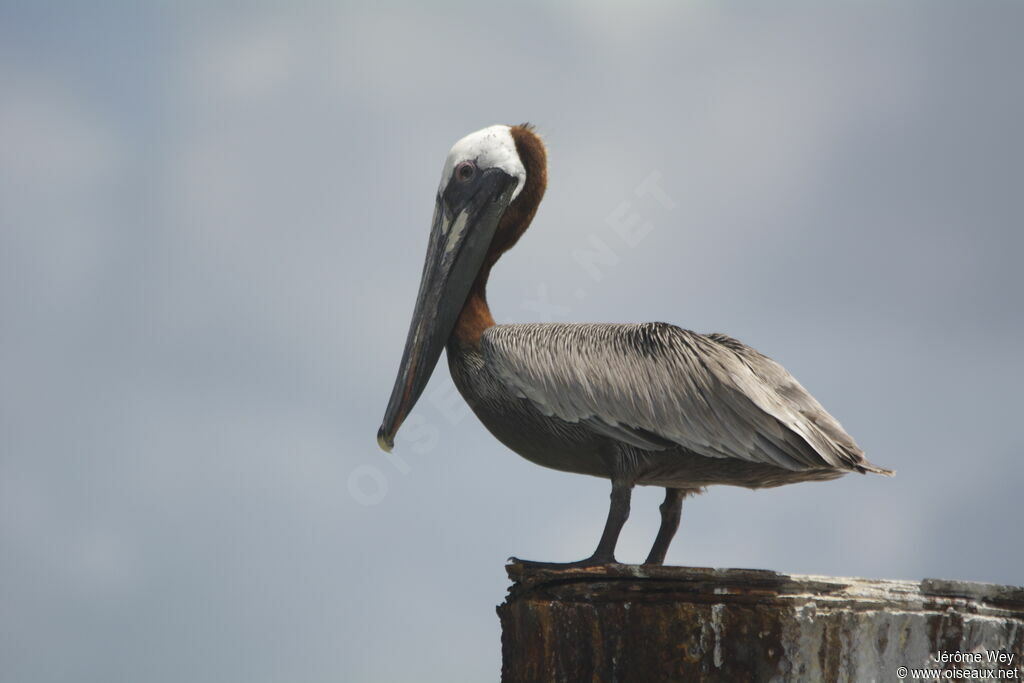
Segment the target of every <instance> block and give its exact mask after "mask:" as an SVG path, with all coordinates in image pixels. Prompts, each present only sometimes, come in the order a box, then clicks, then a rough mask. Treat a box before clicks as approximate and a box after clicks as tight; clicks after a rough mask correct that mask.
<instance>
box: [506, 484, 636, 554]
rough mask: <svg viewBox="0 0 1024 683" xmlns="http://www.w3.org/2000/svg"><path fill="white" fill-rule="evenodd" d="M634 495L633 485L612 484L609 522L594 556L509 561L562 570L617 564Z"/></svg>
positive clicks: (605, 524) (605, 525) (606, 523)
mask: <svg viewBox="0 0 1024 683" xmlns="http://www.w3.org/2000/svg"><path fill="white" fill-rule="evenodd" d="M632 495H633V485H632V484H626V483H623V482H615V481H613V482H612V495H611V504H610V505H609V506H608V520H607V521H606V522H605V523H604V533H602V534H601V540H600V541H599V542H598V544H597V550H595V551H594V554H593V555H591V556H590V557H588V558H587V559H585V560H579V561H577V562H530V561H528V560H520V559H517V558H514V557H510V558H509V560H511V561H513V562H519V563H520V564H526V565H530V566H531V567H541V568H544V567H550V568H551V569H562V568H567V567H595V566H597V565H602V564H614V563H615V545H616V544H617V543H618V542H619V533H620V532H621V531H622V526H623V525H624V524H625V523H626V520H627V519H628V518H629V499H630V498H631V497H632Z"/></svg>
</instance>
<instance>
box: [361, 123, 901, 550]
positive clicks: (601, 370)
mask: <svg viewBox="0 0 1024 683" xmlns="http://www.w3.org/2000/svg"><path fill="white" fill-rule="evenodd" d="M546 187H547V152H546V150H545V147H544V143H543V142H542V141H541V139H540V138H539V137H538V136H537V134H536V133H535V132H534V129H533V127H532V126H530V125H529V124H523V125H518V126H505V125H497V126H490V127H488V128H484V129H483V130H479V131H477V132H475V133H471V134H470V135H467V136H466V137H464V138H462V139H461V140H459V141H458V142H456V143H455V145H454V146H453V147H452V148H451V151H450V152H449V153H448V157H447V159H446V160H445V163H444V168H443V170H442V172H441V183H440V186H439V187H438V189H437V197H436V204H435V208H434V218H433V225H432V227H431V232H430V238H429V242H428V246H427V255H426V262H425V264H424V267H423V275H422V280H421V282H420V288H419V294H418V295H417V298H416V305H415V309H414V311H413V317H412V323H411V325H410V326H409V334H408V337H407V339H406V343H405V351H404V353H403V354H402V361H401V365H400V367H399V370H398V377H397V378H396V380H395V385H394V389H393V390H392V393H391V399H390V401H389V402H388V406H387V410H386V412H385V415H384V421H383V423H382V425H381V427H380V430H379V431H378V433H377V442H378V444H379V445H380V447H381V448H383V449H384V450H386V451H390V450H391V449H392V448H393V446H394V439H395V434H396V433H397V432H398V429H399V427H401V425H402V422H403V420H404V419H405V418H406V416H407V415H408V414H409V411H410V410H412V408H413V406H414V405H415V404H416V401H417V399H418V398H419V397H420V394H421V393H422V392H423V389H424V387H425V386H426V384H427V380H428V379H429V378H430V375H431V373H432V372H433V370H434V366H435V365H436V364H437V361H438V358H439V357H440V356H441V351H442V350H445V349H446V350H447V352H448V369H449V371H450V372H451V376H452V379H453V380H454V382H455V386H456V387H457V388H458V390H459V393H461V394H462V396H463V398H464V399H465V400H466V402H467V403H468V404H469V406H470V407H471V408H472V410H473V412H474V413H475V414H476V416H477V417H478V418H479V419H480V421H481V422H482V423H483V424H484V426H485V427H486V428H487V429H488V430H489V431H490V432H491V434H493V435H494V436H495V437H496V438H497V439H498V440H499V441H501V442H502V443H503V444H505V445H506V446H507V447H508V448H510V449H512V450H513V451H515V452H516V453H518V454H519V455H521V456H522V457H524V458H526V459H527V460H529V461H531V462H534V463H536V464H538V465H543V466H544V467H550V468H552V469H556V470H562V471H565V472H575V473H578V474H589V475H592V476H596V477H603V478H605V479H609V480H611V487H612V489H611V504H610V506H609V510H608V518H607V521H606V523H605V527H604V532H603V533H602V534H601V539H600V541H599V542H598V544H597V548H596V550H595V551H594V553H593V554H592V555H591V556H590V557H588V558H587V559H584V560H580V561H578V562H571V563H535V564H543V565H554V566H577V567H586V566H593V565H601V564H611V563H615V561H616V560H615V545H616V543H617V541H618V538H619V532H620V531H621V530H622V526H623V524H625V522H626V519H627V517H628V516H629V505H630V497H631V494H632V490H633V487H634V486H638V485H640V486H659V487H664V488H665V500H664V502H663V503H662V504H661V507H660V510H661V526H660V528H659V530H658V534H657V536H656V538H655V541H654V544H653V546H652V547H651V551H650V554H649V555H648V556H647V560H646V563H647V564H662V563H663V562H664V560H665V554H666V552H667V551H668V547H669V544H670V543H671V542H672V538H673V537H674V536H675V533H676V530H677V529H678V527H679V519H680V514H681V510H682V503H683V499H684V498H686V497H687V496H689V495H691V494H695V493H700V492H702V491H703V490H704V487H706V486H710V485H713V484H731V485H734V486H744V487H747V488H765V487H773V486H781V485H783V484H792V483H796V482H802V481H822V480H828V479H835V478H836V477H839V476H841V475H843V474H846V473H847V472H860V473H866V472H875V473H878V474H884V475H892V474H893V472H892V471H891V470H887V469H883V468H881V467H878V466H876V465H873V464H871V463H870V462H868V461H867V460H866V459H865V457H864V453H863V451H861V449H860V448H859V447H858V446H857V444H856V443H855V442H854V440H853V438H852V437H850V435H848V434H847V433H846V432H845V431H844V430H843V428H842V426H841V425H840V424H839V422H838V421H836V419H835V418H833V417H832V416H831V415H829V414H828V413H827V412H826V411H825V409H824V408H823V407H822V406H821V404H820V403H818V401H816V400H815V399H814V397H812V396H811V395H810V394H809V393H808V392H807V390H806V389H804V388H803V387H802V386H801V385H800V384H799V383H798V382H797V381H796V379H794V378H793V376H792V375H790V374H789V372H787V371H786V370H785V369H784V368H783V367H782V366H781V365H779V364H778V363H776V362H775V361H773V360H772V359H770V358H768V357H767V356H765V355H763V354H761V353H759V352H757V351H755V350H754V349H752V348H750V347H749V346H746V345H744V344H742V343H740V342H739V341H737V340H735V339H733V338H731V337H728V336H726V335H724V334H717V333H716V334H698V333H696V332H691V331H689V330H685V329H682V328H679V327H676V326H674V325H669V324H666V323H644V324H566V323H545V324H520V325H498V324H495V322H494V318H492V317H491V312H490V309H489V308H488V306H487V291H486V290H487V279H488V276H489V275H490V273H491V268H493V267H494V264H495V263H496V262H497V261H498V259H499V258H500V257H501V255H502V254H503V253H505V252H506V251H508V250H509V249H510V248H511V247H512V246H513V245H515V243H516V242H517V241H518V240H519V238H520V237H521V236H522V235H523V233H524V232H525V231H526V229H527V227H529V225H530V222H531V221H532V220H533V217H534V214H535V213H536V212H537V207H538V206H539V205H540V202H541V199H542V198H543V196H544V191H545V189H546Z"/></svg>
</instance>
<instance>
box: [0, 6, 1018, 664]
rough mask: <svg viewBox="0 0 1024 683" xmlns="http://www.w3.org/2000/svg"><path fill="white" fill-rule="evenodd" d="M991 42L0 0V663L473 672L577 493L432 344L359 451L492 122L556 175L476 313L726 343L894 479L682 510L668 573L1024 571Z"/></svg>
mask: <svg viewBox="0 0 1024 683" xmlns="http://www.w3.org/2000/svg"><path fill="white" fill-rule="evenodd" d="M1022 19H1024V9H1022V7H1021V6H1020V5H1019V4H1017V3H1010V2H998V1H997V2H989V3H983V4H977V3H966V2H961V3H946V2H924V1H917V2H905V3H898V4H895V5H894V4H892V3H875V2H865V3H844V4H838V3H836V4H817V3H815V4H812V3H802V2H784V3H773V4H772V5H771V6H770V7H768V6H765V5H763V4H754V3H672V2H648V3H640V4H635V3H633V4H630V6H629V8H627V7H626V6H625V5H624V4H623V5H617V4H613V3H600V2H599V3H591V2H582V0H581V1H579V2H568V3H559V4H557V5H555V4H550V5H548V4H532V3H524V4H519V5H508V4H507V3H503V4H500V5H498V4H495V5H493V6H490V5H488V6H483V5H481V4H480V3H447V4H445V3H438V4H435V5H432V6H430V7H424V6H420V5H418V4H413V3H405V2H395V3H381V4H378V5H377V6H374V7H370V6H369V4H366V5H365V6H360V5H354V4H349V3H344V2H341V3H312V2H307V3H295V4H290V5H286V4H285V3H269V2H268V3H253V4H248V5H243V6H239V5H238V4H234V3H232V4H229V3H180V4H172V3H156V2H154V3H149V4H146V3H141V4H129V3H115V2H110V3H105V4H104V3H91V4H90V6H88V7H86V6H85V5H84V4H80V3H70V2H68V3H60V2H49V3H24V2H13V1H5V2H0V90H2V92H3V97H2V98H0V150H2V152H0V376H2V377H3V381H2V382H0V680H2V681H3V683H7V682H8V681H9V682H11V683H15V682H19V683H21V682H27V681H31V682H33V683H50V682H57V681H68V680H74V681H78V682H91V681H96V682H101V681H102V682H104V683H110V682H114V681H147V682H151V683H161V682H164V681H166V682H168V683H170V682H178V681H182V680H187V681H190V682H192V683H204V682H211V683H212V682H218V683H220V682H224V681H246V682H252V683H258V682H262V681H267V682H270V681H282V680H294V681H309V682H316V681H338V680H344V681H399V680H417V681H454V680H466V681H470V680H473V681H479V680H496V679H497V678H498V672H499V667H500V629H499V626H498V621H497V617H496V615H495V613H494V607H495V606H496V605H497V604H498V603H500V602H501V601H502V600H503V599H504V595H505V591H506V589H507V587H508V580H507V578H506V576H505V572H504V562H505V559H506V558H507V557H509V556H512V555H515V556H519V557H526V558H531V559H541V560H565V561H568V560H575V559H579V558H582V557H585V556H587V555H589V554H590V552H591V551H592V550H593V548H594V546H595V545H596V542H597V539H598V536H599V535H600V531H601V528H602V527H603V524H604V518H605V514H606V510H607V504H608V490H609V487H608V483H607V482H606V481H602V480H599V479H594V478H588V477H583V476H578V475H571V474H565V473H560V472H555V471H550V470H545V469H543V468H539V467H537V466H535V465H532V464H530V463H528V462H526V461H525V460H523V459H521V458H519V457H518V456H517V455H515V454H514V453H512V452H511V451H509V450H507V449H506V448H505V447H504V446H502V445H501V444H499V443H498V442H497V441H495V440H494V439H493V438H492V437H491V436H490V435H489V434H488V433H487V432H486V430H485V429H484V428H483V427H482V426H481V425H480V424H479V423H478V422H477V421H476V419H475V417H473V416H472V415H471V414H470V413H469V411H468V409H467V408H466V407H465V405H464V404H463V403H462V402H461V398H459V396H458V395H457V392H455V390H454V388H453V386H452V383H451V380H450V378H449V377H448V374H447V370H446V367H445V362H444V360H442V361H441V363H440V364H439V366H438V369H437V371H436V372H435V375H434V377H433V379H432V380H431V383H430V385H429V386H428V388H427V391H426V393H425V394H424V397H423V398H422V399H421V401H420V403H419V405H418V406H417V408H416V410H415V411H414V413H413V415H412V417H410V419H409V421H407V423H406V425H405V427H404V428H403V430H402V431H401V432H400V433H399V435H398V438H397V441H396V448H395V451H394V453H393V454H391V455H390V456H389V455H385V454H383V453H382V452H381V451H379V450H378V449H377V446H376V443H375V434H376V430H377V427H378V425H379V424H380V420H381V418H382V416H383V413H384V408H385V405H386V403H387V399H388V395H389V393H390V390H391V387H392V383H393V381H394V374H395V372H396V370H397V367H398V362H399V359H400V355H401V351H402V346H403V343H404V338H405V333H406V330H407V327H408V323H409V316H410V314H411V311H412V306H413V301H414V298H415V293H416V289H417V286H418V281H419V277H420V273H421V268H422V258H423V254H424V250H425V247H426V240H427V235H428V231H429V227H430V218H431V213H432V210H433V199H434V193H435V191H436V187H437V183H438V181H439V180H440V178H439V173H440V170H441V166H442V164H443V162H444V158H445V155H446V153H447V150H448V148H449V147H450V146H451V144H452V143H454V142H455V141H456V140H457V139H458V138H460V137H462V136H463V135H465V134H466V133H469V132H471V131H474V130H476V129H479V128H482V127H484V126H487V125H491V124H494V123H519V122H522V121H531V122H533V123H534V124H536V126H537V130H538V132H539V133H540V134H541V135H543V136H544V139H545V140H546V143H547V145H548V149H549V160H550V164H549V167H550V179H549V188H548V193H547V196H546V198H545V200H544V203H543V204H542V206H541V209H540V211H539V213H538V215H537V218H536V220H535V221H534V225H533V227H532V229H531V230H530V231H529V233H528V234H527V235H526V236H525V237H524V238H523V240H522V241H521V242H520V243H519V245H517V246H516V248H515V249H514V250H513V251H512V252H510V253H509V254H507V255H506V256H505V257H504V258H503V259H502V261H501V262H500V263H499V265H498V266H497V267H496V268H495V271H494V272H493V274H492V276H491V284H490V287H489V297H488V298H489V301H490V304H491V309H492V312H493V313H494V316H495V318H497V319H498V320H499V321H500V322H543V321H595V322H630V321H652V320H656V321H666V322H671V323H675V324H677V325H680V326H682V327H686V328H689V329H693V330H697V331H703V332H712V331H720V332H725V333H728V334H730V335H732V336H734V337H737V338H739V339H741V340H742V341H744V342H746V343H747V344H750V345H752V346H754V347H755V348H757V349H759V350H760V351H762V352H764V353H766V354H768V355H770V356H772V357H773V358H775V359H777V360H778V361H780V362H781V363H783V364H784V365H785V366H786V367H787V368H788V369H789V370H790V371H791V372H792V373H793V374H794V375H795V376H796V377H797V378H798V379H799V380H800V381H801V383H803V384H804V386H806V387H807V388H808V389H809V390H810V391H811V392H812V393H813V394H814V395H815V396H816V397H817V398H818V399H819V400H820V401H821V402H822V403H823V404H824V405H825V407H826V408H828V409H829V411H830V412H831V413H833V414H834V415H835V416H836V417H837V418H838V419H839V420H840V421H841V422H842V423H843V425H844V426H845V427H846V428H847V430H848V431H849V432H850V433H851V434H853V436H854V437H855V438H856V439H857V441H858V443H859V444H860V445H861V446H862V447H863V448H864V450H865V451H866V453H867V455H868V457H869V459H870V460H872V461H873V462H875V463H877V464H879V465H882V466H885V467H890V468H893V469H895V470H897V476H896V477H895V478H892V479H888V478H884V477H878V476H858V475H850V476H847V477H845V478H843V479H841V480H839V481H834V482H828V483H807V484H800V485H794V486H788V487H783V488H779V489H771V490H765V491H747V490H742V489H733V488H729V487H719V488H715V489H712V490H710V491H709V492H708V493H707V494H706V495H703V496H700V497H697V498H694V499H690V500H688V501H687V502H686V505H685V507H684V510H683V521H682V526H681V529H680V532H679V534H678V536H677V538H676V541H675V543H674V545H673V547H672V549H671V550H670V552H669V555H668V562H669V563H671V564H683V565H693V566H710V567H752V568H764V569H774V570H778V571H783V572H792V573H811V574H830V575H838V576H863V577H876V578H893V579H921V578H925V577H935V578H952V579H963V580H972V581H985V582H996V583H1004V584H1015V585H1022V584H1024V573H1022V570H1021V567H1024V544H1022V543H1021V541H1020V529H1019V526H1020V522H1021V504H1020V496H1021V493H1020V491H1021V481H1022V480H1024V457H1022V451H1024V437H1022V436H1021V432H1020V430H1019V421H1020V414H1021V409H1022V407H1024V401H1022V399H1021V395H1020V391H1019V387H1020V386H1021V383H1022V381H1024V361H1022V355H1021V349H1022V348H1024V315H1022V313H1024V311H1022V308H1024V304H1022V297H1021V293H1022V292H1024V276H1022V274H1021V257H1022V254H1024V237H1022V227H1024V204H1022V200H1021V196H1022V189H1024V182H1022V181H1024V171H1022V167H1021V159H1022V158H1024V135H1022V131H1021V124H1020V122H1021V121H1024V82H1022V81H1021V79H1020V77H1019V76H1020V74H1019V70H1020V64H1021V63H1024V43H1022V42H1021V41H1020V39H1019V27H1020V25H1021V20H1022ZM652 184H655V185H656V186H657V187H658V188H660V189H661V190H662V191H663V193H664V194H663V195H662V194H652V193H650V192H645V191H644V188H648V187H651V186H652ZM624 222H626V223H628V224H629V225H632V226H635V227H636V228H637V229H636V230H632V231H628V232H625V233H624V232H623V230H622V229H621V228H618V227H617V226H621V225H622V224H623V223H624ZM624 235H625V238H624ZM595 253H599V254H601V255H602V256H601V258H600V259H598V260H596V261H595V260H594V259H593V258H592V256H593V254H595ZM588 254H589V255H590V256H591V258H588ZM661 495H662V493H661V491H660V490H657V489H638V490H637V491H636V492H635V494H634V498H633V512H632V516H631V518H630V521H629V523H628V524H627V526H626V529H625V531H624V533H623V537H622V539H621V541H620V544H619V552H618V557H619V559H620V560H622V561H631V562H638V561H641V560H642V559H643V558H644V557H645V555H646V552H647V550H648V548H649V546H650V543H651V542H652V540H653V538H654V535H655V533H656V531H657V525H658V511H657V505H658V503H659V502H660V500H661Z"/></svg>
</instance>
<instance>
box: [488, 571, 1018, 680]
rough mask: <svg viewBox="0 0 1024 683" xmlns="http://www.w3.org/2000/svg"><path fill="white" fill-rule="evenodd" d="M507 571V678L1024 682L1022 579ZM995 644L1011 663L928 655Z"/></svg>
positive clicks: (504, 641) (503, 616) (981, 649)
mask: <svg viewBox="0 0 1024 683" xmlns="http://www.w3.org/2000/svg"><path fill="white" fill-rule="evenodd" d="M507 570H508V574H509V577H510V578H511V579H512V580H513V585H512V587H511V588H510V590H509V595H508V598H507V599H506V601H505V603H504V604H502V605H501V606H499V607H498V615H499V616H500V618H501V624H502V655H503V665H502V680H503V681H506V682H508V683H513V682H518V681H531V682H533V681H607V682H609V683H610V682H612V681H624V682H630V681H752V680H753V681H871V680H876V681H897V680H900V679H899V677H898V668H899V667H901V666H906V667H911V668H915V667H931V668H943V667H945V668H954V669H963V670H966V669H990V670H992V669H1007V670H1009V674H1004V677H1005V676H1006V675H1010V676H1011V677H1010V678H1009V680H1024V666H1022V662H1021V660H1022V658H1024V589H1021V588H1017V587H1011V586H995V585H991V584H978V583H967V582H961V581H943V580H937V579H925V580H924V581H921V582H914V581H876V580H867V579H847V578H835V577H824V576H794V575H787V574H780V573H777V572H771V571H763V570H749V569H706V568H690V567H643V566H636V565H609V566H604V567H592V568H588V569H557V570H555V569H536V568H531V567H528V566H525V565H522V564H519V563H512V564H510V565H508V566H507ZM988 651H993V652H1002V653H1006V654H1008V655H1012V660H1011V662H1010V663H1009V664H1005V663H1004V664H1000V663H998V662H988V661H986V662H983V663H971V662H955V661H954V662H946V663H936V662H934V661H931V660H930V658H931V657H933V656H935V655H936V653H958V652H960V653H974V652H978V653H981V654H982V655H984V656H986V657H987V652H988ZM968 673H969V672H968ZM968 678H969V677H968ZM958 680H960V679H958ZM1004 680H1005V678H1004Z"/></svg>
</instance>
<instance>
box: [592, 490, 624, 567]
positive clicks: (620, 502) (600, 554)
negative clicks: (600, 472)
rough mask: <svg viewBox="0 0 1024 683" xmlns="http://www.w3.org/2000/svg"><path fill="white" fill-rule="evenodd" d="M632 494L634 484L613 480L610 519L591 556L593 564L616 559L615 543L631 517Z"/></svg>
mask: <svg viewBox="0 0 1024 683" xmlns="http://www.w3.org/2000/svg"><path fill="white" fill-rule="evenodd" d="M632 495H633V487H632V486H630V485H628V484H620V483H617V482H612V495H611V499H612V501H611V505H609V506H608V521H606V522H605V524H604V533H602V534H601V540H600V541H599V542H598V544H597V550H595V551H594V554H593V555H591V556H590V560H592V561H593V564H607V563H608V562H614V561H615V545H616V544H617V543H618V542H619V533H620V532H621V531H622V526H623V525H624V524H625V523H626V520H627V519H629V499H630V498H631V497H632Z"/></svg>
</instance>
